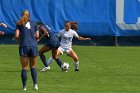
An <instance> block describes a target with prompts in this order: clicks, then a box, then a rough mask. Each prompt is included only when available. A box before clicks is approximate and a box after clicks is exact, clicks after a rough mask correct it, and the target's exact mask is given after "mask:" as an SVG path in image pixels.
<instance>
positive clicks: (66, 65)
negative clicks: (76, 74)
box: [62, 62, 69, 70]
mask: <svg viewBox="0 0 140 93" xmlns="http://www.w3.org/2000/svg"><path fill="white" fill-rule="evenodd" d="M62 68H63V70H68V69H69V63H66V62H64V63H63V65H62Z"/></svg>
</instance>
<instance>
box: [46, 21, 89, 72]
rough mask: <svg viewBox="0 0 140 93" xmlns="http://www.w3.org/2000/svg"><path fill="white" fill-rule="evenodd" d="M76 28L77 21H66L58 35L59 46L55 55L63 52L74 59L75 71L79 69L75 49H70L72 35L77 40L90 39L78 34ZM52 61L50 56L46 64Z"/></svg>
mask: <svg viewBox="0 0 140 93" xmlns="http://www.w3.org/2000/svg"><path fill="white" fill-rule="evenodd" d="M72 29H73V30H72ZM77 29H78V26H77V22H70V21H66V23H65V28H64V29H62V30H60V31H59V33H58V37H60V39H61V41H60V44H61V46H60V47H59V48H58V52H57V55H58V56H59V55H62V54H63V53H64V52H65V53H66V54H67V55H68V56H70V57H71V58H72V59H73V60H74V66H75V71H79V59H78V56H77V54H76V53H75V51H74V50H73V49H72V39H73V37H75V38H77V39H78V40H90V38H83V37H81V36H79V35H78V34H77V33H76V31H77ZM52 62H53V58H52V57H50V58H49V60H48V64H51V63H52Z"/></svg>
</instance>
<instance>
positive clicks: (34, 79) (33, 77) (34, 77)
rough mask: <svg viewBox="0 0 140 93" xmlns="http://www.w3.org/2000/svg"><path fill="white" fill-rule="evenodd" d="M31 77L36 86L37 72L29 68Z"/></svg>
mask: <svg viewBox="0 0 140 93" xmlns="http://www.w3.org/2000/svg"><path fill="white" fill-rule="evenodd" d="M31 75H32V79H33V83H34V84H37V71H36V69H35V68H31Z"/></svg>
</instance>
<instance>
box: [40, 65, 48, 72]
mask: <svg viewBox="0 0 140 93" xmlns="http://www.w3.org/2000/svg"><path fill="white" fill-rule="evenodd" d="M47 70H50V66H48V67H44V68H42V69H41V70H40V71H41V72H45V71H47Z"/></svg>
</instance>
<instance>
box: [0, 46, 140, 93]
mask: <svg viewBox="0 0 140 93" xmlns="http://www.w3.org/2000/svg"><path fill="white" fill-rule="evenodd" d="M40 47H41V46H39V48H40ZM73 49H74V50H75V52H76V53H77V54H78V57H79V60H80V71H79V72H75V71H74V66H73V60H72V59H71V58H69V57H67V56H66V55H63V56H61V59H62V60H63V61H65V62H68V63H69V64H70V69H69V71H68V72H67V73H63V72H61V70H60V68H59V67H58V66H57V64H56V62H54V63H53V64H52V65H51V70H49V71H47V72H43V73H42V72H40V69H41V68H42V67H43V64H42V63H41V60H40V59H39V57H38V63H37V71H38V85H39V90H38V91H34V90H33V84H32V79H31V76H30V71H28V81H27V91H26V93H139V92H140V47H96V46H74V47H73ZM50 54H51V52H49V53H47V54H46V57H47V58H49V56H50ZM20 70H21V65H20V62H19V55H18V46H17V45H0V93H25V92H24V91H22V86H21V85H22V84H21V77H20Z"/></svg>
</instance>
